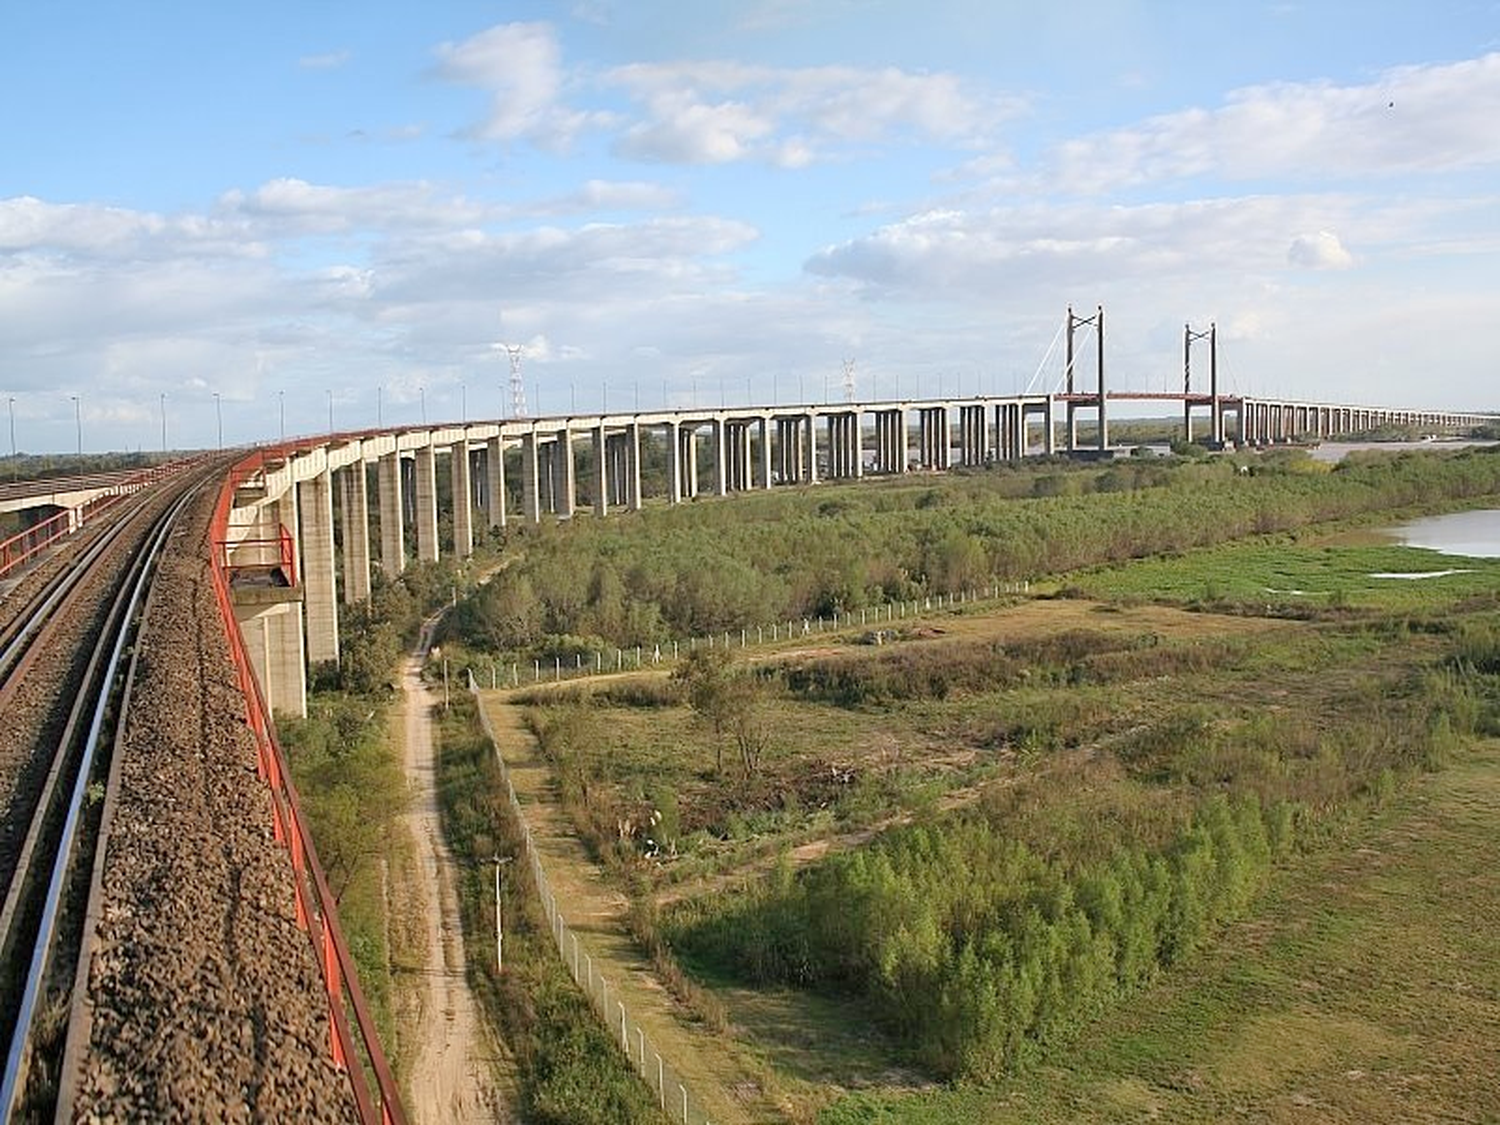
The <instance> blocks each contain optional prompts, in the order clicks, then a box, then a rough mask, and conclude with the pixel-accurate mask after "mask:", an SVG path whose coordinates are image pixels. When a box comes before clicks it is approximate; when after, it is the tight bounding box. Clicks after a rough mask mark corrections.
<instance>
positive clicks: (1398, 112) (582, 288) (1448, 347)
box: [0, 0, 1500, 452]
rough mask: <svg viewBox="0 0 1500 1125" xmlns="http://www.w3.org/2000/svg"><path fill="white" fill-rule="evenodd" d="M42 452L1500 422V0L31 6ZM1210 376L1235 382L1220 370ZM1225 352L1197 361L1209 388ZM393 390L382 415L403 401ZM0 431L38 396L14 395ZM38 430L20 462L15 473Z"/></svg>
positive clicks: (28, 354) (23, 57)
mask: <svg viewBox="0 0 1500 1125" xmlns="http://www.w3.org/2000/svg"><path fill="white" fill-rule="evenodd" d="M5 23H6V34H5V35H4V36H3V37H0V98H3V101H4V105H5V107H6V108H5V112H4V113H3V114H0V153H3V159H0V395H3V396H4V397H6V398H8V399H9V398H14V400H15V402H14V411H15V416H16V429H17V438H18V444H19V445H20V447H21V448H22V449H23V450H31V451H46V450H67V449H71V448H72V447H73V444H74V441H75V431H74V417H73V403H72V401H71V396H73V395H77V396H79V399H80V405H81V409H82V414H83V434H84V445H85V447H87V448H89V449H106V448H114V449H119V448H136V447H144V448H147V449H150V448H154V447H156V446H158V445H159V444H160V441H161V403H162V399H161V396H162V395H166V411H167V420H168V430H169V442H170V444H171V445H173V446H192V445H211V444H212V443H213V442H214V440H215V432H216V415H215V405H214V396H215V394H217V395H218V396H219V398H220V401H221V405H222V410H223V416H224V438H225V441H226V442H230V443H235V442H245V441H255V440H260V439H264V438H271V437H275V436H276V434H277V432H278V429H279V426H280V419H279V411H280V408H281V405H282V403H283V402H284V403H285V410H286V419H287V430H288V432H289V433H304V432H305V433H310V432H317V431H320V430H323V429H325V428H326V427H327V424H328V413H329V402H330V399H331V400H332V404H333V413H334V419H335V424H336V425H337V426H338V427H339V428H353V427H361V426H368V425H374V424H375V422H376V414H377V409H379V411H380V413H381V416H382V418H383V420H384V421H385V422H387V423H396V422H416V421H417V420H418V419H419V415H420V413H421V410H422V408H423V405H424V404H425V408H426V413H427V417H428V419H429V420H438V419H455V418H458V417H459V416H460V415H461V414H467V416H468V417H469V418H479V417H497V416H505V415H507V414H508V413H509V396H508V392H507V390H506V386H507V384H508V381H509V362H508V359H507V356H506V353H505V351H504V350H503V348H502V347H501V346H500V345H503V344H512V345H516V346H518V347H519V348H520V349H521V354H522V356H523V359H522V371H523V375H524V378H525V383H526V396H527V400H528V403H527V405H528V408H529V411H530V413H532V414H537V413H554V412H559V411H564V410H568V409H570V408H572V407H575V406H576V408H577V409H579V410H595V409H598V408H600V407H601V406H605V405H608V406H609V407H611V408H614V409H624V408H628V407H630V406H631V405H632V404H634V403H636V402H639V404H640V405H641V407H642V408H653V407H656V406H659V405H661V404H662V403H663V402H666V403H669V404H672V405H687V404H690V403H692V402H694V401H696V402H697V403H698V404H700V405H709V404H717V403H718V402H719V401H720V400H721V399H722V401H724V402H726V403H729V404H731V405H732V404H734V403H738V402H743V401H745V400H746V399H747V398H754V399H757V400H770V399H772V398H773V397H774V398H776V399H778V400H780V401H782V402H792V401H796V400H798V399H799V398H800V399H802V400H817V399H821V398H823V397H824V395H825V394H828V395H830V396H832V397H840V396H841V380H842V373H843V368H844V364H845V362H846V361H853V370H854V373H855V378H856V381H857V383H858V386H859V388H860V391H861V394H862V395H865V396H874V395H881V396H884V395H890V394H896V393H900V394H903V395H907V396H914V395H917V394H922V395H931V394H936V393H938V391H939V388H940V387H941V388H942V389H943V390H944V391H947V392H949V393H952V392H954V391H962V392H965V393H973V392H978V391H984V392H998V393H1010V392H1012V391H1015V390H1019V389H1023V388H1025V387H1026V386H1028V385H1038V386H1048V385H1052V384H1054V383H1056V381H1057V380H1058V378H1059V377H1060V375H1061V365H1060V361H1058V360H1057V358H1056V357H1055V355H1054V357H1053V358H1052V359H1050V360H1047V362H1046V363H1044V362H1043V361H1044V359H1046V357H1047V356H1048V349H1049V346H1050V345H1051V344H1052V343H1053V340H1054V338H1055V335H1056V333H1057V329H1058V326H1059V325H1060V323H1061V321H1062V318H1063V315H1064V310H1065V309H1066V307H1067V305H1068V304H1069V303H1072V304H1073V305H1075V306H1078V307H1079V308H1080V309H1082V310H1092V308H1093V307H1094V306H1095V305H1098V304H1103V305H1104V306H1105V308H1106V313H1107V319H1108V328H1109V330H1108V349H1109V350H1108V364H1109V371H1110V380H1111V384H1112V385H1114V386H1119V387H1130V388H1135V389H1140V390H1162V389H1169V388H1175V387H1177V386H1180V382H1181V335H1182V326H1183V324H1184V322H1186V321H1191V322H1192V323H1193V325H1194V327H1195V328H1200V327H1206V326H1207V324H1208V322H1209V321H1210V320H1214V321H1216V322H1217V324H1218V326H1219V335H1220V342H1221V356H1220V361H1221V371H1222V373H1223V376H1224V380H1225V383H1226V385H1227V387H1228V388H1229V389H1231V390H1237V391H1241V392H1246V393H1275V394H1281V395H1286V396H1292V397H1299V398H1307V399H1334V400H1344V401H1356V402H1370V403H1376V404H1390V405H1414V406H1432V407H1454V408H1481V409H1491V408H1496V407H1497V406H1500V402H1497V401H1496V397H1497V396H1496V385H1497V384H1496V374H1497V372H1496V360H1497V356H1500V348H1497V346H1496V345H1495V344H1494V343H1493V342H1492V340H1491V339H1490V338H1489V332H1490V331H1491V328H1492V326H1493V325H1494V324H1495V323H1496V322H1497V321H1500V315H1497V314H1500V198H1497V197H1500V175H1497V172H1500V125H1497V122H1500V3H1495V2H1474V3H1463V2H1456V0H1455V2H1451V3H1443V2H1439V3H1430V4H1422V5H1418V4H1414V3H1379V2H1376V3H1361V4H1344V3H1267V4H1252V3H1242V4H1205V3H1201V2H1197V3H1130V2H1119V3H1092V2H1088V0H1082V2H1080V3H1074V4H1069V5H1040V4H1031V3H1026V4H1021V3H1006V2H997V0H989V2H984V0H946V2H945V0H929V2H926V3H922V4H915V3H879V2H871V3H854V2H843V0H823V2H817V3H793V2H790V0H759V2H753V0H747V2H744V3H729V2H698V3H687V2H682V3H665V2H655V3H653V2H650V0H636V2H632V3H626V2H624V0H577V2H575V3H558V4H539V3H510V4H505V5H498V4H481V3H434V4H430V5H409V4H383V3H367V4H364V5H353V4H347V3H326V4H316V5H310V4H303V3H285V2H279V0H265V2H260V3H256V4H253V5H252V4H243V3H238V2H225V3H215V4H208V3H201V2H200V3H194V4H176V3H146V4H142V5H113V4H108V5H106V4H98V3H87V4H84V3H71V2H67V0H63V2H60V3H53V4H47V5H26V6H19V7H13V8H12V9H11V10H9V11H7V13H6V20H5ZM1204 367H1206V364H1204ZM1200 370H1201V369H1200ZM377 403H378V405H377ZM7 405H10V404H9V403H7ZM8 451H9V450H8V447H6V448H5V449H3V450H0V452H8Z"/></svg>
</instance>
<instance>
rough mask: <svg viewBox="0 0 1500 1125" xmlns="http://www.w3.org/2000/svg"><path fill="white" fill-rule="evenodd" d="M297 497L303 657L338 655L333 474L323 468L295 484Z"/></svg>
mask: <svg viewBox="0 0 1500 1125" xmlns="http://www.w3.org/2000/svg"><path fill="white" fill-rule="evenodd" d="M296 487H297V491H298V493H299V498H300V500H301V508H302V511H301V519H302V534H301V536H300V538H299V541H298V546H299V548H300V554H301V568H300V570H301V574H300V577H301V582H302V599H303V600H302V609H303V612H304V614H305V615H306V618H307V659H308V660H309V661H310V662H311V663H313V664H322V663H325V662H328V661H332V662H333V663H337V662H338V658H339V606H338V589H337V581H336V579H335V574H336V573H337V572H336V568H335V565H334V557H333V474H332V473H330V472H329V471H328V470H327V469H324V470H323V471H322V472H321V473H319V474H318V475H317V476H315V477H313V478H312V479H311V480H305V481H303V482H301V483H300V484H298V485H297V486H296Z"/></svg>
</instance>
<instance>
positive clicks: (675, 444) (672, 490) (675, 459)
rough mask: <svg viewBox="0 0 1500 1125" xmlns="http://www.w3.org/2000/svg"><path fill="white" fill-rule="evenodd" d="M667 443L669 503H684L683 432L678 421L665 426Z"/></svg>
mask: <svg viewBox="0 0 1500 1125" xmlns="http://www.w3.org/2000/svg"><path fill="white" fill-rule="evenodd" d="M663 429H664V434H665V438H666V443H667V503H668V504H680V503H682V433H681V427H680V426H678V425H677V423H676V422H667V423H665V425H664V427H663Z"/></svg>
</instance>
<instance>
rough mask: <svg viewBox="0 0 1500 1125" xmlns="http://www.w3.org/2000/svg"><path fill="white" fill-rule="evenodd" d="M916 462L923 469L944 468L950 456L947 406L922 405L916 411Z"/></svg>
mask: <svg viewBox="0 0 1500 1125" xmlns="http://www.w3.org/2000/svg"><path fill="white" fill-rule="evenodd" d="M917 418H918V423H917V424H918V427H919V434H918V439H917V464H919V465H921V466H922V468H924V469H946V468H948V461H949V457H950V452H949V442H950V435H949V433H948V408H947V407H946V406H924V407H922V408H921V409H920V410H919V411H918V413H917Z"/></svg>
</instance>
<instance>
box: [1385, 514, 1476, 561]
mask: <svg viewBox="0 0 1500 1125" xmlns="http://www.w3.org/2000/svg"><path fill="white" fill-rule="evenodd" d="M1381 531H1382V534H1383V535H1385V536H1388V537H1389V538H1390V539H1391V540H1393V541H1395V542H1397V543H1401V544H1403V545H1404V546H1407V547H1422V548H1424V549H1426V550H1429V551H1437V552H1439V553H1440V554H1444V555H1465V556H1467V557H1469V558H1472V559H1500V510H1497V509H1494V508H1481V509H1477V510H1475V511H1472V512H1449V513H1448V514H1447V515H1446V516H1425V517H1423V518H1422V519H1417V520H1412V521H1411V522H1410V523H1403V524H1398V525H1397V526H1395V527H1388V528H1382V529H1381Z"/></svg>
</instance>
